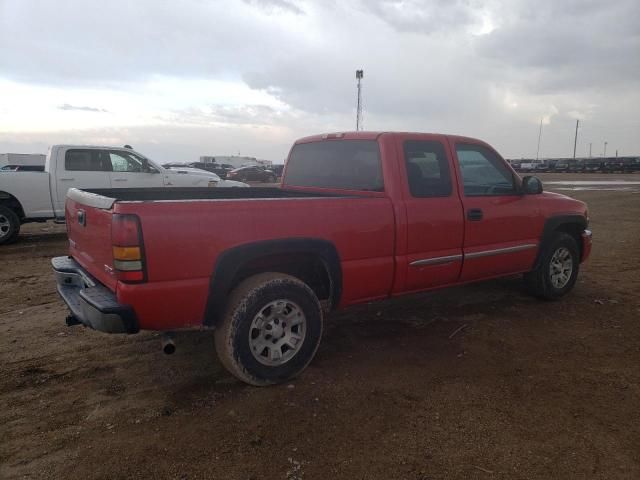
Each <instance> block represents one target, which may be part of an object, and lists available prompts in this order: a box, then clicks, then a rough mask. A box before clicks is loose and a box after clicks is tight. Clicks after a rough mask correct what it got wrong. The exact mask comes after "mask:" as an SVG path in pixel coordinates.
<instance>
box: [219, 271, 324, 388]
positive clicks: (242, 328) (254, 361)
mask: <svg viewBox="0 0 640 480" xmlns="http://www.w3.org/2000/svg"><path fill="white" fill-rule="evenodd" d="M281 300H283V301H285V302H290V304H292V305H295V307H297V308H299V310H296V311H297V312H300V313H302V318H303V321H304V327H303V328H304V330H303V331H304V334H303V336H302V340H300V344H299V346H296V348H295V349H290V348H288V346H287V345H283V346H282V347H281V350H280V351H281V352H282V349H285V347H287V349H286V350H284V353H281V355H286V354H287V350H291V351H292V352H293V353H289V354H290V355H292V356H291V358H289V359H288V360H286V361H284V362H283V363H282V364H279V365H266V364H264V362H265V361H269V360H270V359H269V357H270V355H271V351H270V350H269V349H270V348H274V347H271V345H270V344H267V345H266V346H265V347H264V348H265V350H266V351H267V354H266V356H264V355H261V354H260V353H261V352H257V351H256V352H257V353H255V354H254V352H253V351H252V345H251V342H252V341H258V340H261V339H262V338H265V339H266V338H268V335H266V336H264V337H260V336H259V335H258V336H256V338H255V339H254V340H250V336H251V337H254V335H255V333H256V331H258V330H259V329H258V328H256V327H255V325H252V323H253V321H254V319H255V318H257V316H258V314H259V313H262V314H264V312H265V311H268V310H265V308H266V309H268V308H269V307H268V305H270V304H271V303H272V302H276V301H281ZM287 305H289V304H287ZM298 316H299V315H298ZM277 320H278V318H276V319H275V320H273V321H275V322H276V323H277ZM287 321H288V320H287ZM280 322H284V320H283V319H280ZM265 323H266V320H265ZM269 323H271V322H269ZM322 323H323V319H322V308H321V306H320V301H319V300H318V298H317V297H316V295H315V293H314V292H313V290H311V288H309V286H308V285H307V284H305V283H304V282H302V281H300V280H298V279H297V278H295V277H292V276H290V275H285V274H283V273H273V272H269V273H261V274H258V275H254V276H252V277H250V278H248V279H246V280H244V281H243V282H242V283H240V284H239V285H238V286H237V287H236V288H235V289H234V290H233V292H231V295H230V298H229V303H228V305H227V309H226V312H225V315H224V317H223V318H222V319H221V321H220V323H219V324H218V325H216V330H215V343H216V351H217V353H218V357H219V358H220V361H221V363H222V364H223V365H224V367H225V368H226V369H227V370H228V371H229V372H230V373H231V374H232V375H234V376H235V377H237V378H238V379H239V380H242V381H243V382H246V383H248V384H250V385H256V386H265V385H273V384H277V383H282V382H286V381H287V380H290V379H292V378H294V377H296V376H297V375H298V374H300V373H301V372H302V371H303V370H304V369H305V368H306V367H307V365H308V364H309V362H311V360H312V359H313V357H314V355H315V354H316V351H317V350H318V346H319V345H320V339H321V337H322ZM281 325H284V323H282V324H281ZM265 328H268V325H267V326H266V327H265ZM273 328H276V327H273ZM293 328H295V327H292V326H291V325H290V326H289V330H290V331H291V330H293ZM269 331H271V330H269ZM258 333H259V334H260V332H258ZM265 333H266V331H265ZM269 341H272V340H271V339H269V340H264V342H269ZM274 342H275V341H274ZM260 348H261V347H260ZM265 350H262V353H264V352H265ZM294 350H295V351H294ZM258 357H260V358H261V360H258ZM283 358H284V357H283Z"/></svg>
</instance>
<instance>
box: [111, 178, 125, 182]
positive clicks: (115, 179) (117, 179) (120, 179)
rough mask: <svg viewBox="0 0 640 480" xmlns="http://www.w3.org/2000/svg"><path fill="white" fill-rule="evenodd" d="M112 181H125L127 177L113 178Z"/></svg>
mask: <svg viewBox="0 0 640 480" xmlns="http://www.w3.org/2000/svg"><path fill="white" fill-rule="evenodd" d="M113 181H114V182H126V181H127V179H126V178H114V179H113Z"/></svg>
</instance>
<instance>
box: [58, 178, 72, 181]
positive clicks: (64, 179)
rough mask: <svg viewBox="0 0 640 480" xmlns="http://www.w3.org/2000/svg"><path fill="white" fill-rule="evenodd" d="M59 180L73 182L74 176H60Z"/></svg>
mask: <svg viewBox="0 0 640 480" xmlns="http://www.w3.org/2000/svg"><path fill="white" fill-rule="evenodd" d="M59 180H60V181H61V182H73V181H74V180H75V178H60V179H59Z"/></svg>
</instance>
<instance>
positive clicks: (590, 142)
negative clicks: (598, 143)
mask: <svg viewBox="0 0 640 480" xmlns="http://www.w3.org/2000/svg"><path fill="white" fill-rule="evenodd" d="M591 145H593V144H592V143H591V142H589V158H591Z"/></svg>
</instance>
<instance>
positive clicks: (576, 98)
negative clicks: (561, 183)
mask: <svg viewBox="0 0 640 480" xmlns="http://www.w3.org/2000/svg"><path fill="white" fill-rule="evenodd" d="M638 18H640V3H639V2H638V0H617V1H616V2H606V1H605V0H563V1H557V0H539V1H536V2H530V1H528V0H486V1H481V0H450V1H446V0H431V1H420V0H359V1H354V2H337V1H335V0H332V1H328V0H327V1H320V0H316V1H314V0H306V1H305V0H242V1H237V2H201V1H198V0H185V1H184V2H181V3H180V6H179V7H177V6H175V4H172V3H170V2H157V1H151V0H139V1H137V2H129V1H125V0H113V1H110V2H97V1H94V2H90V1H86V2H75V1H69V0H60V1H56V2H37V1H34V0H21V1H15V2H2V1H1V0H0V51H2V55H0V79H1V78H10V79H13V80H16V81H19V82H23V83H27V84H29V83H40V84H47V85H49V84H55V85H58V86H60V85H62V86H64V87H66V88H70V87H74V86H75V87H78V86H80V87H83V88H84V87H87V88H97V89H98V88H109V89H112V90H124V91H129V92H137V93H138V94H140V95H144V81H146V80H148V79H150V78H154V77H155V76H168V77H172V78H177V79H181V78H185V79H222V80H227V81H228V80H237V81H241V82H244V83H246V85H248V86H249V87H251V88H252V89H255V90H261V91H265V92H268V93H269V94H271V95H273V96H274V97H276V98H277V99H279V100H280V101H281V102H282V103H283V104H284V105H285V108H284V109H278V108H274V107H267V106H261V105H223V106H221V105H210V101H209V100H207V99H202V102H201V103H200V104H195V105H184V106H179V107H176V108H175V111H172V112H170V113H167V114H164V115H162V116H161V118H159V121H162V122H164V123H173V124H175V125H176V127H175V128H182V129H187V130H188V131H189V132H192V133H193V132H197V134H196V133H193V135H191V134H190V135H188V136H180V134H178V133H176V134H175V135H170V134H169V132H170V128H169V127H166V126H163V127H151V126H150V127H149V128H145V129H139V130H136V131H137V132H139V135H140V137H138V141H137V143H138V144H140V143H141V142H142V143H144V138H142V135H143V133H144V134H146V135H150V136H151V137H153V138H154V139H155V138H157V139H159V140H158V141H163V140H162V139H164V141H166V142H175V145H181V146H182V148H187V147H186V143H185V142H187V141H204V140H203V139H204V138H205V136H204V135H203V134H201V132H205V131H206V132H208V134H211V132H216V135H212V134H211V138H216V139H220V140H221V141H224V139H225V137H224V135H222V136H218V135H217V134H218V133H219V132H222V131H225V130H224V128H225V127H224V125H228V126H229V128H232V129H233V132H234V135H235V136H236V137H237V139H238V140H237V141H238V142H240V143H241V140H240V138H242V135H245V136H246V137H245V138H246V142H248V144H250V145H253V147H254V148H256V149H257V148H262V149H265V150H266V151H268V152H275V151H276V150H277V148H282V149H283V153H282V154H284V153H285V150H286V147H283V145H286V144H287V143H288V142H289V141H291V140H293V139H294V138H295V137H296V136H299V135H306V134H309V133H314V132H316V131H327V130H346V129H350V128H353V127H354V111H355V78H354V72H355V70H356V69H358V68H363V69H364V71H365V78H364V110H365V126H366V127H367V128H371V129H407V130H435V131H443V132H452V133H462V134H469V135H477V136H481V137H484V138H486V139H487V140H489V141H491V142H494V143H495V144H496V146H497V147H498V148H500V149H502V148H504V150H505V154H508V155H514V156H518V155H519V154H522V155H524V154H526V152H529V153H530V152H531V151H532V149H533V151H534V152H535V143H536V139H537V124H538V122H539V119H540V117H543V116H544V117H545V118H548V119H549V121H550V123H549V125H548V126H545V137H544V138H545V142H543V147H544V148H545V149H548V153H549V154H552V153H553V152H554V151H555V152H558V154H560V153H563V154H564V153H565V152H566V151H567V150H566V149H567V148H568V147H567V145H570V143H571V142H570V140H571V138H572V137H571V128H572V126H571V124H572V123H573V122H574V121H575V118H576V117H580V118H582V119H583V121H584V125H585V127H584V128H585V130H584V137H581V139H580V141H582V142H587V141H588V138H590V139H591V141H592V142H595V143H597V142H600V141H601V140H603V139H604V138H605V137H606V139H607V140H608V141H610V142H612V143H615V142H617V143H618V144H620V145H621V148H622V149H623V150H624V149H626V150H633V149H635V150H640V143H639V142H640V139H639V138H640V136H638V135H637V125H638V122H637V120H636V118H637V112H636V111H635V109H637V105H638V104H640V103H639V102H640V98H639V95H640V94H639V93H638V92H640V54H638V52H640V29H639V28H638V26H637V19H638ZM51 25H62V26H65V28H56V29H51V28H50V26H51ZM484 27H486V28H487V30H486V31H483V30H482V29H483V28H484ZM491 29H493V30H492V31H490V33H488V34H482V33H487V32H488V31H489V30H491ZM34 32H46V34H34ZM70 101H71V100H70ZM82 102H84V101H82ZM87 103H91V102H89V101H88V102H87ZM96 103H97V102H96ZM104 106H105V107H106V108H109V109H110V110H112V111H113V110H114V108H113V107H112V106H111V105H104ZM634 106H635V109H634V108H633V107H634ZM69 107H70V108H69V109H72V108H76V107H73V106H72V105H69ZM79 108H93V107H79ZM596 120H597V122H596ZM634 125H635V126H636V127H635V128H636V130H633V128H634V127H633V126H634ZM153 128H156V130H153ZM187 130H185V131H187ZM276 130H277V131H278V132H279V133H278V135H279V136H278V140H277V141H275V142H274V143H273V144H272V143H271V142H269V141H268V140H264V139H263V138H261V137H260V138H259V137H257V136H255V135H253V133H255V132H256V131H269V132H273V131H276ZM154 131H157V132H162V135H160V134H158V135H157V136H156V135H153V133H152V132H154ZM248 132H249V133H248ZM554 132H555V133H554ZM250 133H251V134H250ZM581 134H582V132H581ZM92 135H93V134H92ZM236 137H234V138H236ZM118 138H119V139H120V137H118ZM567 139H569V140H567ZM0 140H1V139H0ZM132 141H133V140H132ZM123 142H124V143H127V142H126V141H124V140H123V141H119V142H118V143H123ZM546 142H548V143H546ZM148 145H150V148H151V149H153V148H154V147H153V145H155V143H154V142H152V141H149V142H148ZM207 145H208V143H207ZM275 145H279V146H278V147H276V146H275ZM570 147H572V145H570ZM175 148H176V150H177V149H178V147H177V146H176V147H175ZM189 148H191V147H189ZM194 148H195V147H194ZM230 148H231V147H230ZM234 148H235V147H233V148H231V150H233V149H234ZM243 149H244V147H243ZM554 149H555V150H554ZM0 150H1V149H0ZM160 150H161V149H159V150H158V151H159V152H160ZM569 150H570V149H569ZM159 154H160V155H161V154H162V153H159ZM255 154H256V155H257V156H261V155H262V154H261V153H260V152H259V151H257V152H255ZM263 156H266V155H263Z"/></svg>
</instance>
